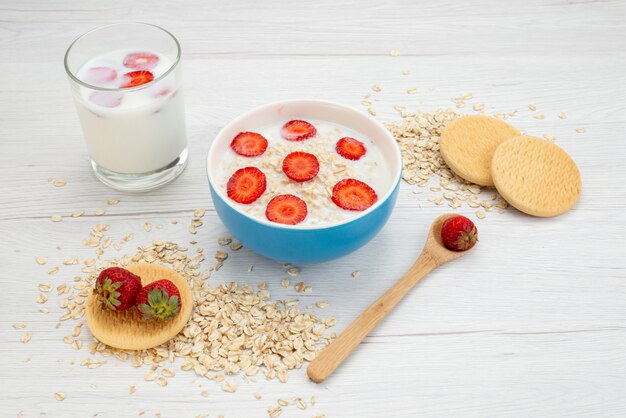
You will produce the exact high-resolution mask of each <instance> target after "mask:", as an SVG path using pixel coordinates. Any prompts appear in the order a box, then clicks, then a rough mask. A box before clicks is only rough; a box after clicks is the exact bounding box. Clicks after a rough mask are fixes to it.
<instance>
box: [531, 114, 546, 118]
mask: <svg viewBox="0 0 626 418" xmlns="http://www.w3.org/2000/svg"><path fill="white" fill-rule="evenodd" d="M533 118H535V119H545V116H544V115H542V114H541V113H540V114H537V115H533Z"/></svg>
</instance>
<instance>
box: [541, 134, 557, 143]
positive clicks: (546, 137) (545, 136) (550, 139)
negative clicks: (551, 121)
mask: <svg viewBox="0 0 626 418" xmlns="http://www.w3.org/2000/svg"><path fill="white" fill-rule="evenodd" d="M543 137H544V138H545V139H547V140H548V141H554V139H555V138H556V136H554V135H552V134H543Z"/></svg>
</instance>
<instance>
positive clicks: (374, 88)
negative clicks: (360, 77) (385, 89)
mask: <svg viewBox="0 0 626 418" xmlns="http://www.w3.org/2000/svg"><path fill="white" fill-rule="evenodd" d="M372 90H374V91H375V92H377V93H378V92H380V91H381V90H382V89H381V88H380V85H379V84H374V85H373V86H372Z"/></svg>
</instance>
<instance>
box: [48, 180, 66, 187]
mask: <svg viewBox="0 0 626 418" xmlns="http://www.w3.org/2000/svg"><path fill="white" fill-rule="evenodd" d="M52 184H53V185H54V187H63V186H65V185H66V184H67V182H65V181H64V180H54V181H53V182H52Z"/></svg>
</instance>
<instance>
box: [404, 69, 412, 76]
mask: <svg viewBox="0 0 626 418" xmlns="http://www.w3.org/2000/svg"><path fill="white" fill-rule="evenodd" d="M402 74H403V75H409V74H411V72H410V71H409V70H402Z"/></svg>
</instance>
